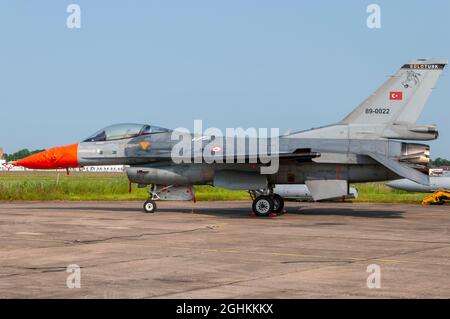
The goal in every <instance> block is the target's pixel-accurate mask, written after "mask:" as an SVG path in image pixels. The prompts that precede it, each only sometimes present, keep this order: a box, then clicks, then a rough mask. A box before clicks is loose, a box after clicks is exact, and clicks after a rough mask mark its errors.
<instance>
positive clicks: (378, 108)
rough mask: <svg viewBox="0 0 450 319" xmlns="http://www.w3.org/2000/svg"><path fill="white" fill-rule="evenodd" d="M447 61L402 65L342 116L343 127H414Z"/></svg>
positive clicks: (425, 60)
mask: <svg viewBox="0 0 450 319" xmlns="http://www.w3.org/2000/svg"><path fill="white" fill-rule="evenodd" d="M447 63H448V61H447V60H444V59H416V60H412V61H410V62H409V63H408V64H405V65H403V66H402V67H401V69H400V70H399V71H398V72H397V73H396V74H395V75H393V76H392V77H390V78H389V80H387V81H386V82H385V83H383V85H382V86H381V87H380V88H379V89H378V90H376V91H375V93H373V94H372V95H371V96H369V97H368V98H367V99H366V100H365V101H364V102H362V103H361V104H360V105H359V106H358V107H357V108H356V109H354V110H353V112H351V113H350V114H349V115H348V116H347V117H345V118H344V119H343V120H342V121H341V123H342V124H406V125H408V124H414V123H416V121H417V119H418V118H419V116H420V114H421V113H422V110H423V108H424V106H425V103H426V102H427V100H428V98H429V96H430V94H431V90H432V89H433V88H434V86H435V84H436V82H437V80H438V78H439V75H440V74H441V73H442V70H443V69H444V67H445V65H447Z"/></svg>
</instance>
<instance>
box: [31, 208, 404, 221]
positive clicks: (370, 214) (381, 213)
mask: <svg viewBox="0 0 450 319" xmlns="http://www.w3.org/2000/svg"><path fill="white" fill-rule="evenodd" d="M28 209H32V210H53V211H54V210H57V211H64V210H68V211H83V212H89V211H95V212H123V213H140V212H142V214H145V213H144V212H143V211H142V208H141V207H140V205H137V206H136V207H92V206H70V207H45V208H44V207H42V206H40V207H28ZM286 210H287V213H288V215H296V216H297V215H305V216H348V217H358V218H392V219H394V218H403V216H402V215H403V213H404V212H403V211H400V210H394V211H387V210H380V209H352V208H336V207H325V208H324V207H318V208H314V207H310V206H309V207H301V206H298V207H287V208H286ZM173 212H175V213H183V214H201V215H210V216H217V217H225V218H249V217H250V216H251V208H250V207H249V208H245V207H227V208H223V207H220V208H217V207H207V208H206V207H195V206H194V207H189V208H188V207H186V208H182V207H177V208H165V207H158V211H157V212H156V213H155V214H164V213H173ZM148 215H152V214H148Z"/></svg>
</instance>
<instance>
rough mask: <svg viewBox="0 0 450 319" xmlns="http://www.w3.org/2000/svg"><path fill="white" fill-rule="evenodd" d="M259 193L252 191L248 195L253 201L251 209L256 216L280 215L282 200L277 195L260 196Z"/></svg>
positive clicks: (260, 193)
mask: <svg viewBox="0 0 450 319" xmlns="http://www.w3.org/2000/svg"><path fill="white" fill-rule="evenodd" d="M262 193H263V192H260V191H252V192H250V195H251V196H252V199H253V205H252V209H253V212H254V213H255V215H256V216H261V217H265V216H271V215H272V216H274V215H279V214H281V213H282V211H283V208H284V200H283V197H281V196H280V195H278V194H267V195H264V194H262Z"/></svg>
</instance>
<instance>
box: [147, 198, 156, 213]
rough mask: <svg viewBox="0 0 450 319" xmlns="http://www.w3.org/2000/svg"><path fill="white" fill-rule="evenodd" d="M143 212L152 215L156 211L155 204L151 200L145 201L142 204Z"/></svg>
mask: <svg viewBox="0 0 450 319" xmlns="http://www.w3.org/2000/svg"><path fill="white" fill-rule="evenodd" d="M144 211H145V212H146V213H154V212H155V211H156V202H155V201H154V200H151V199H148V200H146V201H145V203H144Z"/></svg>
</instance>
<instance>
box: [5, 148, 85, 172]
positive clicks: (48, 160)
mask: <svg viewBox="0 0 450 319" xmlns="http://www.w3.org/2000/svg"><path fill="white" fill-rule="evenodd" d="M13 164H14V165H15V166H23V167H26V168H35V169H54V168H67V167H78V144H72V145H68V146H58V147H54V148H51V149H49V150H46V151H43V152H40V153H36V154H33V155H30V156H28V157H25V158H23V159H21V160H18V161H16V162H14V163H13Z"/></svg>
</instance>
